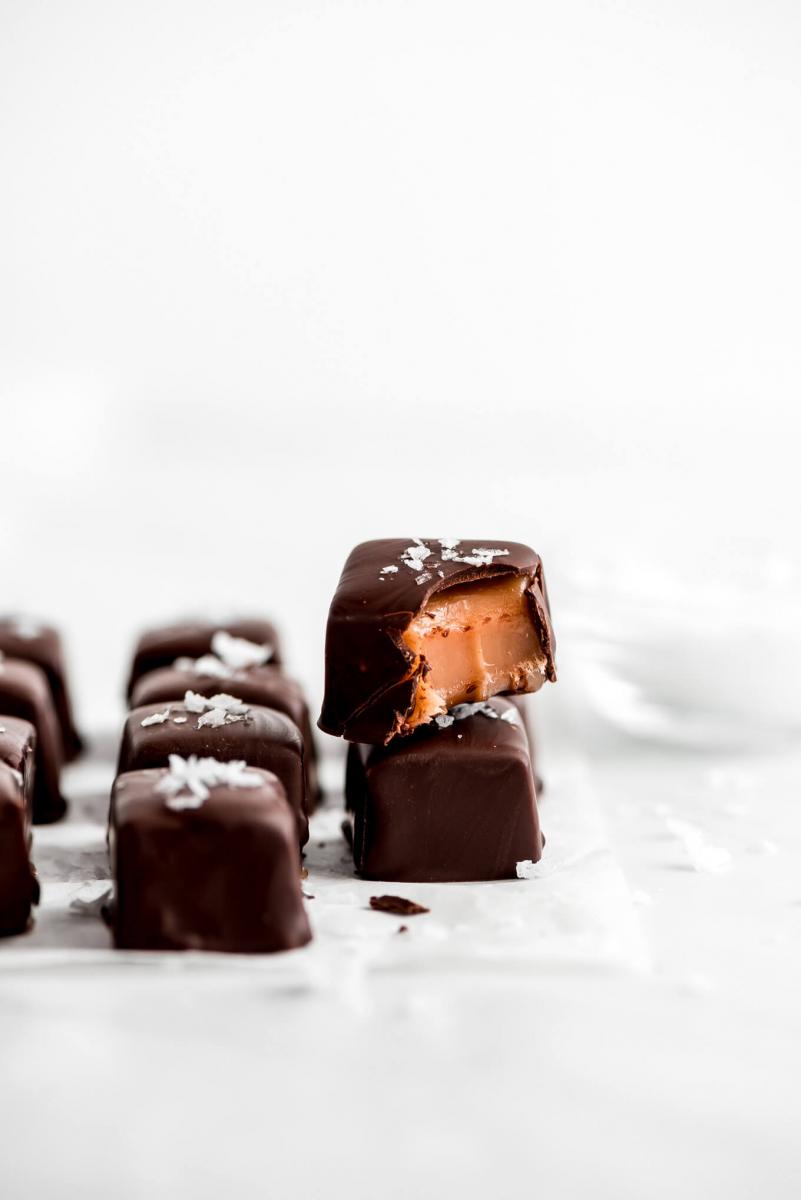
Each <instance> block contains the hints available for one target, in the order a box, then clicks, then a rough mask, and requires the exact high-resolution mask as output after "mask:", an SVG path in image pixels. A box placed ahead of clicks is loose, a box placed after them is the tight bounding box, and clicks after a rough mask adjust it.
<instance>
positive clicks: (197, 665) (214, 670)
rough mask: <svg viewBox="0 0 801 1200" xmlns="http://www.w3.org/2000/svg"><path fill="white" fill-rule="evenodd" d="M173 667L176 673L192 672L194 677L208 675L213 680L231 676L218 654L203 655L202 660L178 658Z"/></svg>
mask: <svg viewBox="0 0 801 1200" xmlns="http://www.w3.org/2000/svg"><path fill="white" fill-rule="evenodd" d="M172 665H173V666H174V667H175V669H176V671H190V672H191V673H192V674H193V675H208V676H210V677H211V678H212V679H227V678H228V676H229V675H230V674H231V671H230V669H229V668H228V667H226V665H225V663H224V662H223V661H222V659H220V658H218V657H217V655H216V654H203V655H202V656H201V657H200V658H176V660H175V662H174V663H173V664H172Z"/></svg>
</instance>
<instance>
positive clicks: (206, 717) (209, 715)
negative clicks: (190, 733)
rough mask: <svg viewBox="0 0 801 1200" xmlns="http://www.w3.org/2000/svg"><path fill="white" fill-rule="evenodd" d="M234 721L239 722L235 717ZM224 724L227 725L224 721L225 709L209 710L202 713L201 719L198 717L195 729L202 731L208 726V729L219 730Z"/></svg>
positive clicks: (225, 720)
mask: <svg viewBox="0 0 801 1200" xmlns="http://www.w3.org/2000/svg"><path fill="white" fill-rule="evenodd" d="M234 720H239V718H238V717H235V718H234ZM226 724H228V721H227V719H226V713H225V709H222V708H211V709H209V711H208V712H206V713H204V714H203V716H202V717H198V722H197V727H198V729H202V728H204V727H205V726H208V727H209V729H219V728H220V726H221V725H226Z"/></svg>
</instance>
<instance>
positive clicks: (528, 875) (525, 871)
mask: <svg viewBox="0 0 801 1200" xmlns="http://www.w3.org/2000/svg"><path fill="white" fill-rule="evenodd" d="M536 868H537V864H536V863H535V862H532V860H531V859H530V858H524V859H523V860H522V861H521V862H519V863H518V864H517V865H516V867H515V873H516V874H517V878H518V879H534V878H535V877H536V874H535V872H536Z"/></svg>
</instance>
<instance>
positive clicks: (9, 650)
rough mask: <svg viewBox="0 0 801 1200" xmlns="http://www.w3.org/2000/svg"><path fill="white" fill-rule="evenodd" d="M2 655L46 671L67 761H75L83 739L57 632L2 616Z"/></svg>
mask: <svg viewBox="0 0 801 1200" xmlns="http://www.w3.org/2000/svg"><path fill="white" fill-rule="evenodd" d="M0 653H2V654H6V655H7V656H8V657H9V658H20V659H22V660H23V661H25V662H31V663H33V664H34V665H35V666H37V667H39V668H40V669H41V670H42V671H44V673H45V675H46V676H47V682H48V684H49V685H50V691H51V693H52V696H53V704H54V705H55V709H56V715H57V716H58V723H59V726H60V728H61V741H62V748H63V752H64V761H65V762H72V760H73V759H74V758H77V756H78V755H79V754H80V752H81V751H82V750H83V738H82V737H81V735H80V734H79V733H78V730H77V729H76V727H75V719H74V717H73V714H72V701H71V699H70V690H69V686H68V684H67V669H66V664H65V661H64V649H63V645H62V642H61V636H60V635H59V633H58V630H56V629H54V628H53V627H52V626H51V625H41V624H39V622H38V621H37V622H30V623H29V622H27V621H26V620H23V619H20V618H18V617H1V618H0Z"/></svg>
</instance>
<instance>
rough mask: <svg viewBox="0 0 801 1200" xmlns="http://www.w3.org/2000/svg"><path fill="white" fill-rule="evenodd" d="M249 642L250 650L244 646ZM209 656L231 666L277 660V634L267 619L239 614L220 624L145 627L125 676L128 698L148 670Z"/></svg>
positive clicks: (278, 658)
mask: <svg viewBox="0 0 801 1200" xmlns="http://www.w3.org/2000/svg"><path fill="white" fill-rule="evenodd" d="M243 642H244V643H249V644H250V650H248V646H247V645H242V643H243ZM204 655H213V656H214V657H216V658H218V659H220V660H221V661H223V662H225V663H226V665H227V666H228V667H230V668H231V669H236V668H237V667H239V666H242V665H244V664H245V663H248V664H250V663H266V662H270V663H273V664H274V665H277V664H278V663H280V662H281V647H280V643H279V638H278V633H277V631H276V628H275V626H274V625H273V623H272V622H271V621H265V620H263V619H261V618H259V617H243V618H241V619H238V620H235V621H228V622H225V623H223V624H220V623H215V622H211V621H183V622H178V623H177V624H174V625H162V626H159V627H158V628H155V629H148V630H146V631H145V632H144V633H143V634H142V635H141V637H140V638H139V641H138V642H137V644H136V648H135V650H134V657H133V663H132V664H131V671H130V675H129V678H128V698H129V699H130V697H131V694H132V692H133V689H134V686H135V684H136V681H137V680H138V679H139V678H140V676H142V675H146V674H147V672H148V671H155V670H157V669H158V668H159V667H170V666H172V664H173V663H174V662H175V661H176V659H179V658H189V659H197V658H201V657H203V656H204Z"/></svg>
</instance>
